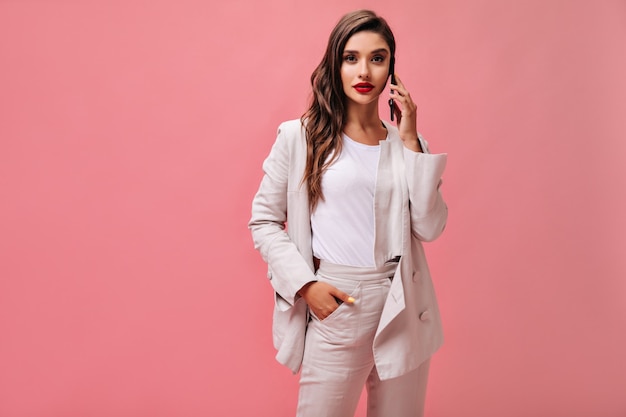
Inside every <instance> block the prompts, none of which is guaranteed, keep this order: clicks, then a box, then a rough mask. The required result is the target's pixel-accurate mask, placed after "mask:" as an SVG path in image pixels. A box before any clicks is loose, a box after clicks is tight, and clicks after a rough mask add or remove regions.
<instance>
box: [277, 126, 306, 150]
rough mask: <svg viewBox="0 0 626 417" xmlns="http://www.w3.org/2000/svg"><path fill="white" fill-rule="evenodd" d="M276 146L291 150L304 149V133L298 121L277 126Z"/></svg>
mask: <svg viewBox="0 0 626 417" xmlns="http://www.w3.org/2000/svg"><path fill="white" fill-rule="evenodd" d="M276 146H279V147H286V148H289V149H291V150H292V151H293V150H297V149H299V148H302V147H304V148H305V149H306V132H305V129H304V125H303V124H302V121H301V120H300V119H293V120H287V121H285V122H282V123H281V124H280V125H279V126H278V132H277V136H276Z"/></svg>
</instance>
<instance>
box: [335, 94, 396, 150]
mask: <svg viewBox="0 0 626 417" xmlns="http://www.w3.org/2000/svg"><path fill="white" fill-rule="evenodd" d="M343 131H344V133H345V134H346V135H348V136H349V137H350V138H351V139H353V140H355V141H357V142H361V143H364V144H367V145H378V142H379V141H381V140H383V139H385V137H386V136H387V130H386V128H385V127H384V126H383V124H382V122H381V121H380V117H379V116H378V100H376V101H374V102H372V103H367V104H355V103H349V104H348V109H347V115H346V122H345V124H344V128H343Z"/></svg>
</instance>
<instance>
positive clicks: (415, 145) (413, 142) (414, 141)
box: [403, 136, 423, 152]
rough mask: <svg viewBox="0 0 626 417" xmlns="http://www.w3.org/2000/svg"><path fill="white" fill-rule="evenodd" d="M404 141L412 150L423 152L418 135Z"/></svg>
mask: <svg viewBox="0 0 626 417" xmlns="http://www.w3.org/2000/svg"><path fill="white" fill-rule="evenodd" d="M403 142H404V146H405V147H406V148H408V149H410V150H412V151H413V152H423V151H422V146H421V145H420V141H419V139H418V138H417V136H415V137H414V138H411V139H404V140H403Z"/></svg>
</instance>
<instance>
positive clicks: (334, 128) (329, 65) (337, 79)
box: [301, 10, 396, 211]
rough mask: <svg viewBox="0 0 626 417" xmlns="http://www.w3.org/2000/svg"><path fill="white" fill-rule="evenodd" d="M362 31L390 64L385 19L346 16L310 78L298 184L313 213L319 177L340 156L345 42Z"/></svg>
mask: <svg viewBox="0 0 626 417" xmlns="http://www.w3.org/2000/svg"><path fill="white" fill-rule="evenodd" d="M362 31H369V32H374V33H378V34H379V35H381V36H382V37H383V39H385V41H386V42H387V45H389V50H390V52H391V60H390V62H391V63H393V62H394V60H395V52H396V41H395V38H394V36H393V33H392V32H391V29H390V28H389V25H388V24H387V22H386V21H385V19H383V18H382V17H380V16H378V15H376V13H374V12H372V11H371V10H357V11H354V12H351V13H348V14H346V15H345V16H343V17H342V18H341V19H340V20H339V22H338V23H337V25H336V26H335V28H334V29H333V31H332V32H331V34H330V37H329V38H328V45H327V46H326V52H325V53H324V57H323V58H322V61H321V62H320V64H319V65H318V66H317V68H316V69H315V71H313V74H312V75H311V87H312V90H313V96H312V99H311V105H310V106H309V109H308V110H307V111H306V112H305V113H304V114H303V115H302V117H301V120H302V123H303V125H304V126H305V129H306V142H307V158H306V167H305V170H304V177H303V179H302V182H303V183H306V185H307V191H308V196H309V204H310V208H311V211H313V210H315V207H316V206H317V203H318V202H319V200H320V199H322V200H323V199H324V194H323V192H322V175H323V174H324V172H325V171H326V169H327V168H328V167H329V166H330V165H331V164H332V163H333V162H334V161H335V159H337V157H338V156H339V154H340V153H341V143H342V141H341V134H342V132H343V128H344V125H345V121H346V95H345V93H344V92H343V85H342V82H341V64H342V62H343V51H344V49H345V46H346V43H347V42H348V39H350V37H351V36H352V35H354V34H355V33H357V32H362ZM391 67H393V66H392V65H391V66H390V68H391Z"/></svg>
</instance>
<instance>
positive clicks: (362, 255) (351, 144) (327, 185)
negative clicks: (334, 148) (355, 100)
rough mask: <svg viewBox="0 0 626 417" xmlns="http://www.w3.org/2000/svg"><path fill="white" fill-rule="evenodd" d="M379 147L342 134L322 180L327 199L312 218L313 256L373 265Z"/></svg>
mask: <svg viewBox="0 0 626 417" xmlns="http://www.w3.org/2000/svg"><path fill="white" fill-rule="evenodd" d="M379 157H380V145H376V146H371V145H365V144H362V143H359V142H355V141H354V140H352V139H350V138H349V137H348V136H346V135H343V149H342V150H341V154H340V155H339V157H338V158H337V160H335V162H333V164H332V165H331V166H330V167H328V169H327V170H326V172H325V173H324V175H323V177H322V192H323V193H324V200H321V199H320V201H319V203H318V205H317V207H316V208H315V211H314V212H313V214H312V215H311V229H312V232H313V241H312V244H313V255H314V256H315V257H317V258H319V259H324V260H326V261H328V262H332V263H335V264H339V265H349V266H366V267H372V266H374V234H375V223H374V191H375V188H376V173H377V170H378V160H379Z"/></svg>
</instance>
